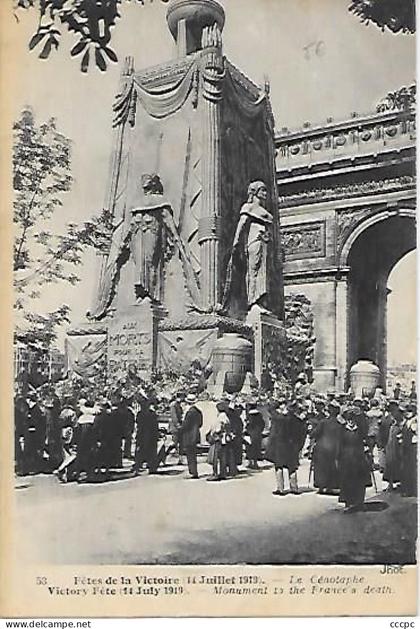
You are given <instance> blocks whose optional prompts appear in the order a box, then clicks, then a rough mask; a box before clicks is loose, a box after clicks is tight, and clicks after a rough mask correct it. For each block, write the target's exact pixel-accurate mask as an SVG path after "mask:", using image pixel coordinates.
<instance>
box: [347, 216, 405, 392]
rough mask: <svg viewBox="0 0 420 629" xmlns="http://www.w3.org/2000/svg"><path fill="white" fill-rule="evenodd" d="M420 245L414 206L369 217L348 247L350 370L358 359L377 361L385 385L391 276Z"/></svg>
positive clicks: (382, 382)
mask: <svg viewBox="0 0 420 629" xmlns="http://www.w3.org/2000/svg"><path fill="white" fill-rule="evenodd" d="M415 248H416V226H415V215H414V211H413V210H408V211H402V212H401V211H400V212H398V213H395V214H392V215H390V214H389V213H387V214H384V215H383V216H381V215H378V216H376V217H373V218H371V219H370V220H367V221H366V223H365V225H363V224H361V225H360V226H359V227H358V228H357V229H356V230H355V232H354V234H353V237H352V238H351V239H350V241H349V242H348V243H347V247H346V251H344V253H345V256H346V259H345V266H347V268H348V269H349V276H348V289H349V312H348V328H349V329H348V339H349V341H348V369H349V368H350V367H351V366H352V365H353V364H354V363H356V362H357V361H358V360H372V361H373V362H374V363H375V364H376V365H378V367H379V369H380V371H381V386H382V387H383V388H384V389H385V386H386V371H387V299H388V278H389V275H390V273H391V271H392V269H393V268H394V267H395V265H396V264H397V263H398V262H399V261H400V260H401V259H402V258H403V257H404V256H405V255H406V254H407V253H409V252H410V251H413V250H414V249H415ZM343 261H344V260H343Z"/></svg>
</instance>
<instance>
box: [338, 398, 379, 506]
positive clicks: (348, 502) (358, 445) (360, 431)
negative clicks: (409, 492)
mask: <svg viewBox="0 0 420 629" xmlns="http://www.w3.org/2000/svg"><path fill="white" fill-rule="evenodd" d="M343 420H344V421H343V424H342V426H343V429H342V431H341V434H340V443H339V448H338V475H339V482H340V497H339V502H344V504H345V507H346V508H345V512H346V513H350V512H352V511H358V510H361V509H363V504H364V501H365V494H366V487H370V486H371V485H372V481H371V469H370V467H369V462H368V459H367V457H366V453H365V439H366V437H367V426H366V424H365V422H364V418H363V416H362V414H361V413H360V411H359V409H357V408H356V407H350V408H349V409H347V410H346V411H344V412H343Z"/></svg>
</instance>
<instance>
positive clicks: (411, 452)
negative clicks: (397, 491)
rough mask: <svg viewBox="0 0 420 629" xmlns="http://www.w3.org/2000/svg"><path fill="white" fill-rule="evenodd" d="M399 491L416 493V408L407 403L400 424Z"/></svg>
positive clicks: (408, 493)
mask: <svg viewBox="0 0 420 629" xmlns="http://www.w3.org/2000/svg"><path fill="white" fill-rule="evenodd" d="M401 449H402V469H401V491H402V495H403V496H416V495H417V409H416V405H415V404H412V403H410V404H408V406H407V408H406V410H405V412H404V423H403V426H402V443H401Z"/></svg>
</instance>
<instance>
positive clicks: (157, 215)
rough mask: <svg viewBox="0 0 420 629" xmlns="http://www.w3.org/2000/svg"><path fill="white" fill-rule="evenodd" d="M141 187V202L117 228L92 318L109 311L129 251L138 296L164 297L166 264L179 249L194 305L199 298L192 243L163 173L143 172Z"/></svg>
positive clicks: (155, 299) (113, 235) (155, 298)
mask: <svg viewBox="0 0 420 629" xmlns="http://www.w3.org/2000/svg"><path fill="white" fill-rule="evenodd" d="M141 187H142V195H141V201H140V204H139V205H136V206H135V207H132V208H131V209H129V210H128V211H127V212H126V214H125V216H124V218H123V219H122V220H121V221H120V223H119V224H118V225H116V226H115V228H114V231H113V234H112V238H111V245H110V251H109V255H108V258H107V262H106V266H105V269H104V272H103V275H102V278H101V283H100V288H99V293H98V298H97V301H96V303H95V304H94V307H93V309H92V311H91V312H90V313H89V316H90V317H92V318H96V319H99V318H101V317H102V316H103V315H104V314H105V313H106V311H107V308H108V306H109V305H110V303H111V301H112V298H113V295H114V291H115V285H116V280H117V275H118V271H119V269H120V268H121V266H122V264H123V262H124V260H125V259H126V257H127V253H128V254H129V256H130V257H131V258H132V261H133V264H134V274H135V280H134V291H135V296H136V298H137V299H142V298H144V297H149V298H150V299H151V300H152V301H155V302H157V301H160V299H161V297H162V282H163V270H164V265H165V262H166V261H167V260H168V259H169V258H170V257H171V256H172V254H173V252H174V249H177V251H178V254H179V258H180V260H181V264H182V268H183V271H184V276H185V280H186V287H187V290H188V291H189V293H190V297H191V299H192V303H193V305H194V304H195V303H198V301H199V288H198V283H197V278H196V277H195V274H194V270H193V268H192V265H191V260H190V255H189V253H188V247H187V245H186V244H185V243H184V242H183V240H182V238H181V236H180V234H179V232H178V229H177V227H176V224H175V221H174V217H173V212H172V207H171V204H170V203H169V201H168V200H167V199H166V198H165V196H164V193H163V186H162V182H161V180H160V177H159V176H158V175H156V174H152V175H148V174H144V175H142V177H141Z"/></svg>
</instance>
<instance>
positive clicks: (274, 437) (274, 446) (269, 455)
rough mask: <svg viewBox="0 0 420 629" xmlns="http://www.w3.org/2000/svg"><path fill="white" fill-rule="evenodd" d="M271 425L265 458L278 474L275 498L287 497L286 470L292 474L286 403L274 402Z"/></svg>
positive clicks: (271, 409)
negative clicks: (285, 488)
mask: <svg viewBox="0 0 420 629" xmlns="http://www.w3.org/2000/svg"><path fill="white" fill-rule="evenodd" d="M270 415H271V425H270V434H269V435H268V441H267V449H266V452H265V458H266V459H267V461H271V463H274V471H275V474H276V485H277V487H276V489H275V490H274V491H273V494H274V495H275V496H285V495H286V493H287V492H285V490H284V469H287V470H289V474H290V442H289V415H288V412H287V407H286V404H285V403H284V401H283V402H282V401H280V400H279V401H277V402H273V404H272V406H271V408H270Z"/></svg>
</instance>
